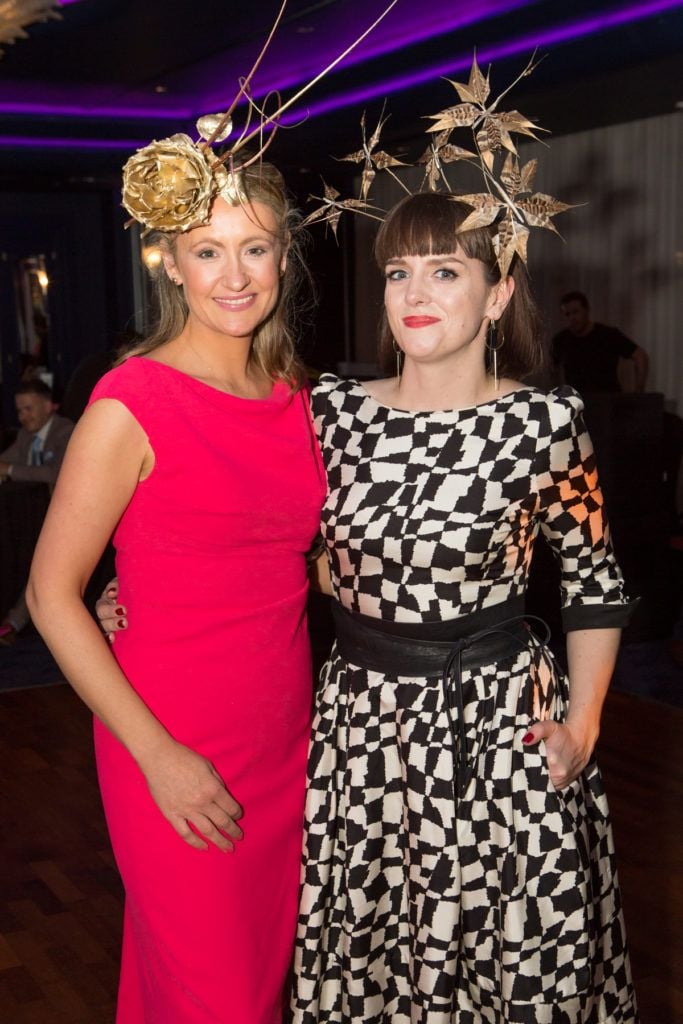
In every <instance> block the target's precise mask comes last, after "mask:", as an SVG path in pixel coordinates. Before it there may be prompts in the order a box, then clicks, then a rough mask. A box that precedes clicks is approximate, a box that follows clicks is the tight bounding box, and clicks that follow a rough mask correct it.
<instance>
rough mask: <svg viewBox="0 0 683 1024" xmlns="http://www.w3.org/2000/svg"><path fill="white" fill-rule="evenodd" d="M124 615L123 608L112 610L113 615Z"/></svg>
mask: <svg viewBox="0 0 683 1024" xmlns="http://www.w3.org/2000/svg"><path fill="white" fill-rule="evenodd" d="M125 614H126V613H125V612H124V610H123V608H115V609H114V615H125Z"/></svg>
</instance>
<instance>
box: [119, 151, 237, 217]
mask: <svg viewBox="0 0 683 1024" xmlns="http://www.w3.org/2000/svg"><path fill="white" fill-rule="evenodd" d="M217 191H218V184H217V182H216V180H215V178H214V175H213V173H212V171H211V168H210V167H209V164H208V163H207V160H206V158H205V156H204V154H203V152H202V151H201V150H200V149H198V147H197V146H195V144H194V143H193V142H192V139H191V138H190V137H189V136H188V135H172V136H171V137H170V138H168V139H161V140H160V141H156V140H155V141H154V142H151V143H150V144H149V145H148V146H145V147H144V148H143V149H139V150H138V151H137V152H136V153H134V154H133V156H131V157H130V158H129V160H128V161H127V162H126V164H125V166H124V168H123V194H122V202H123V205H124V207H125V208H126V210H127V211H128V213H129V214H130V215H131V217H134V218H135V220H137V221H139V222H140V223H141V224H144V225H145V227H146V228H150V229H153V230H158V231H189V230H190V228H193V227H196V226H197V225H198V224H206V223H207V221H208V220H209V216H210V211H211V202H212V200H213V198H214V196H215V195H216V193H217Z"/></svg>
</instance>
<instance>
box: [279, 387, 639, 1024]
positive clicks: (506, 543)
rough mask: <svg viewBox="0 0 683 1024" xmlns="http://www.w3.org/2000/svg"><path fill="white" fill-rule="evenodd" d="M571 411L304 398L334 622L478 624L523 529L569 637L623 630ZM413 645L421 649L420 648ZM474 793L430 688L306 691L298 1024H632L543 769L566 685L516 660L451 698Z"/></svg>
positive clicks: (611, 940) (604, 894)
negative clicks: (555, 585) (312, 435)
mask: <svg viewBox="0 0 683 1024" xmlns="http://www.w3.org/2000/svg"><path fill="white" fill-rule="evenodd" d="M582 408H583V406H582V402H581V399H580V398H579V396H578V395H577V394H576V393H575V392H574V391H572V390H571V389H570V388H561V389H558V390H556V391H554V392H552V393H551V394H549V395H548V394H545V393H543V392H541V391H539V390H536V389H534V388H523V389H521V390H518V391H516V392H514V393H512V394H509V395H506V396H504V397H502V398H499V399H496V400H494V401H492V402H488V403H486V404H484V405H479V406H476V407H475V408H471V409H463V410H457V411H445V412H424V413H422V412H420V413H410V412H405V411H401V410H396V409H391V408H387V407H386V406H383V405H381V404H380V403H378V402H377V401H375V400H374V399H373V398H372V397H370V395H369V394H368V393H367V391H366V390H365V389H364V388H363V386H362V385H360V384H358V383H356V382H353V381H341V380H339V379H338V378H336V377H324V378H323V379H322V381H321V384H320V386H319V387H318V388H316V390H315V391H314V394H313V415H314V419H315V425H316V430H317V433H318V437H319V439H320V444H321V447H322V452H323V458H324V462H325V466H326V470H327V477H328V487H329V491H328V497H327V500H326V503H325V507H324V511H323V534H324V537H325V540H326V542H327V544H328V550H329V555H330V561H331V567H332V578H333V585H334V589H335V592H336V595H337V597H338V598H339V601H340V602H341V604H342V605H343V606H344V607H345V608H346V609H348V610H349V611H351V612H354V613H360V614H361V615H363V616H368V617H371V618H373V619H382V620H384V621H385V622H393V623H395V624H400V625H401V628H404V627H405V628H406V629H409V628H412V627H411V626H410V624H415V623H434V622H437V621H439V620H456V619H461V618H462V620H463V621H465V622H470V621H471V622H472V623H478V622H482V621H486V618H487V615H488V616H490V614H491V610H492V609H493V612H494V613H495V610H496V609H495V608H494V606H500V607H507V606H508V605H514V604H515V601H517V600H518V599H521V597H522V595H523V593H524V590H525V584H526V579H527V574H528V570H529V563H530V559H531V553H532V547H533V541H534V537H535V535H536V534H537V531H538V530H539V529H540V530H542V531H543V533H544V535H545V536H546V538H547V539H548V540H549V542H550V544H551V545H552V547H553V549H554V550H555V551H556V553H557V554H558V556H559V558H560V560H561V566H562V587H563V617H564V625H565V627H566V628H568V629H577V628H579V629H580V628H591V627H596V626H600V625H604V626H613V625H620V624H622V623H623V622H625V621H626V618H627V616H626V608H627V605H628V601H627V599H626V597H625V595H624V591H623V581H622V578H621V575H620V572H619V569H618V567H617V565H616V563H615V561H614V557H613V554H612V549H611V546H610V541H609V534H608V530H607V526H606V522H605V519H604V516H603V509H602V498H601V494H600V491H599V489H598V486H597V479H596V472H595V462H594V458H593V453H592V448H591V444H590V440H589V438H588V435H587V434H586V431H585V427H584V426H583V421H582V415H581V414H582ZM427 628H428V627H427ZM462 686H463V694H464V722H465V734H466V740H467V742H466V747H467V751H468V754H467V756H468V758H469V759H470V764H471V766H472V769H473V770H472V774H471V777H470V781H469V784H468V785H467V788H466V790H465V791H464V793H463V794H462V796H461V798H459V799H458V798H456V797H455V796H454V789H453V778H454V770H455V762H456V758H457V756H458V751H457V750H456V749H455V747H456V746H457V739H454V737H453V733H452V730H451V728H450V727H449V721H448V718H447V714H446V709H445V707H444V701H443V696H442V690H441V687H440V685H439V680H438V679H425V678H420V679H416V678H411V677H408V676H403V675H396V676H394V677H388V676H386V675H382V674H380V673H379V672H374V671H368V670H365V669H362V668H359V667H358V666H355V665H354V664H353V663H351V662H350V661H348V660H346V661H345V660H343V659H342V658H341V657H340V656H339V653H338V652H337V651H336V650H335V649H333V651H332V655H331V659H330V661H329V662H328V664H327V665H326V666H325V669H324V670H323V674H322V679H321V686H320V690H319V693H318V699H317V713H316V717H315V721H314V726H313V738H312V746H311V754H310V764H309V790H308V800H307V808H306V839H305V849H304V865H303V886H302V902H301V910H300V917H299V930H298V936H297V945H296V953H295V980H294V991H293V998H292V1012H293V1019H294V1021H295V1024H313V1022H319V1021H330V1022H335V1024H336V1022H338V1024H341V1022H359V1024H361V1022H362V1024H380V1022H381V1024H388V1022H391V1024H501V1022H510V1024H579V1022H580V1024H598V1022H600V1024H633V1022H635V1021H636V1020H637V1012H636V1008H635V999H634V994H633V989H632V984H631V978H630V969H629V963H628V954H627V951H626V947H625V937H624V928H623V920H622V915H621V903H620V896H619V890H618V886H617V882H616V876H615V869H614V851H613V844H612V836H611V830H610V825H609V821H608V811H607V804H606V801H605V797H604V793H603V789H602V784H601V779H600V775H599V772H598V769H597V767H596V765H595V763H594V762H591V763H590V764H589V766H588V767H587V768H586V770H585V772H584V773H583V775H582V776H581V777H580V778H579V779H577V780H576V781H575V782H574V783H572V784H571V785H570V786H568V787H567V788H566V789H564V790H561V791H557V790H555V788H554V787H553V785H552V783H551V782H550V778H549V775H548V770H547V765H546V762H545V756H544V753H543V750H542V747H543V745H542V744H541V745H540V746H538V747H531V748H525V747H524V746H523V745H522V736H523V735H524V733H525V732H526V730H527V728H528V726H529V725H530V724H531V723H532V722H533V721H535V720H537V719H538V718H561V717H562V715H563V711H564V708H565V704H566V700H567V684H566V680H565V679H564V678H563V677H562V676H561V674H560V673H559V672H558V671H557V669H556V667H555V665H554V663H553V660H552V657H551V655H550V654H549V653H548V652H547V650H546V649H545V648H544V647H543V646H542V645H540V644H536V645H534V644H531V645H530V646H528V647H524V648H523V649H521V650H518V651H517V652H516V653H515V654H513V655H510V656H509V657H508V658H507V660H505V661H503V662H498V663H494V664H491V665H488V666H484V667H483V668H478V669H476V671H474V670H473V671H469V672H468V671H465V672H464V673H463V677H462Z"/></svg>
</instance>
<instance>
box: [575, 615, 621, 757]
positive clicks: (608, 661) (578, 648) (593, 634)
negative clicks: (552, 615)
mask: <svg viewBox="0 0 683 1024" xmlns="http://www.w3.org/2000/svg"><path fill="white" fill-rule="evenodd" d="M620 637H621V630H620V629H577V630H572V631H571V632H569V633H567V664H568V675H569V711H568V714H567V725H569V726H571V727H573V728H575V729H578V730H581V731H582V732H583V733H584V735H585V736H586V739H587V741H588V742H589V743H590V745H591V747H593V746H594V745H595V742H596V740H597V738H598V734H599V732H600V716H601V713H602V706H603V703H604V701H605V696H606V694H607V690H608V688H609V684H610V680H611V678H612V673H613V672H614V665H615V662H616V659H617V652H618V650H619V640H620Z"/></svg>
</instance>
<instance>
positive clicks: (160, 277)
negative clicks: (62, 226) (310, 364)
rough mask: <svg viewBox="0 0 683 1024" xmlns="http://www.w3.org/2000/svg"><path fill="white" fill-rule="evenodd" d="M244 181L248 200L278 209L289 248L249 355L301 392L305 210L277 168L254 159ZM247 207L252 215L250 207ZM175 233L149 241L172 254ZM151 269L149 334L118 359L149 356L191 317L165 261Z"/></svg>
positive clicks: (283, 239)
mask: <svg viewBox="0 0 683 1024" xmlns="http://www.w3.org/2000/svg"><path fill="white" fill-rule="evenodd" d="M240 182H241V186H242V191H243V192H244V194H245V195H246V197H247V202H248V203H249V204H253V203H262V204H263V205H264V206H267V207H268V208H269V209H270V210H272V212H273V213H274V214H275V218H276V221H277V225H278V228H277V233H278V234H277V237H278V242H279V244H280V246H281V247H282V250H283V251H286V252H287V265H286V267H285V271H284V273H283V275H282V277H281V279H280V293H279V296H278V300H277V303H276V305H275V308H274V309H273V310H272V312H271V313H270V315H269V316H268V318H267V319H266V320H264V321H263V323H261V324H259V325H258V327H257V328H256V331H255V332H254V337H253V340H252V344H251V351H250V353H249V359H250V361H251V362H253V363H254V364H255V365H256V366H258V367H259V369H260V370H262V371H263V372H264V373H265V374H266V376H267V377H268V378H269V379H270V380H272V381H273V382H274V381H276V380H282V381H284V382H285V383H286V384H287V385H288V386H289V387H290V388H291V389H292V391H297V390H299V388H301V387H302V386H303V385H304V384H305V382H306V374H305V370H304V366H303V363H302V362H301V360H300V359H299V356H298V355H297V351H296V340H297V336H298V329H297V328H298V324H299V321H300V318H301V316H302V315H303V313H305V312H306V311H307V310H308V308H309V307H310V306H311V305H312V298H309V300H308V301H307V302H305V301H302V300H301V298H300V296H301V291H302V286H303V285H304V284H305V285H307V286H308V291H309V296H312V279H311V276H310V272H309V270H308V267H307V265H306V261H305V259H304V252H303V251H304V248H305V243H306V237H307V236H306V235H305V232H304V231H303V230H302V228H301V215H300V214H299V213H298V212H297V210H296V209H295V208H294V207H293V205H292V203H291V202H290V199H289V197H288V195H287V192H286V189H285V184H284V180H283V178H282V175H281V174H280V172H279V171H278V170H277V168H276V167H274V166H273V165H272V164H269V163H256V164H254V165H252V166H251V167H248V168H246V169H245V170H243V171H241V172H240ZM234 205H237V203H235V204H234ZM247 212H248V213H250V215H251V211H249V210H247ZM177 237H178V236H177V234H175V233H169V232H161V231H153V232H150V233H149V235H147V238H146V241H147V244H148V245H150V246H152V247H156V248H158V249H159V250H160V251H161V252H162V253H169V254H170V255H171V256H174V255H175V242H176V238H177ZM149 273H150V276H151V278H152V281H153V284H154V297H155V305H156V321H155V323H154V326H153V328H152V330H151V333H150V334H149V335H148V336H147V337H146V338H145V339H144V340H143V341H141V342H140V343H139V344H137V345H134V346H133V347H132V348H131V349H129V350H128V351H127V352H126V353H125V355H124V356H122V357H121V359H120V360H119V362H122V361H123V360H124V359H127V358H128V357H129V356H140V355H146V354H147V353H149V352H153V351H154V349H157V348H159V347H160V346H161V345H164V344H165V343H166V342H167V341H172V339H173V338H177V337H178V335H179V334H180V333H181V332H182V330H183V328H184V326H185V323H186V321H187V317H188V315H189V310H188V306H187V303H186V301H185V296H184V294H183V290H182V288H181V287H179V286H178V285H175V284H173V282H172V281H171V279H170V278H169V276H168V274H167V273H166V270H165V269H164V265H163V262H160V263H159V265H158V266H157V267H154V268H153V269H152V270H150V271H149Z"/></svg>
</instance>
